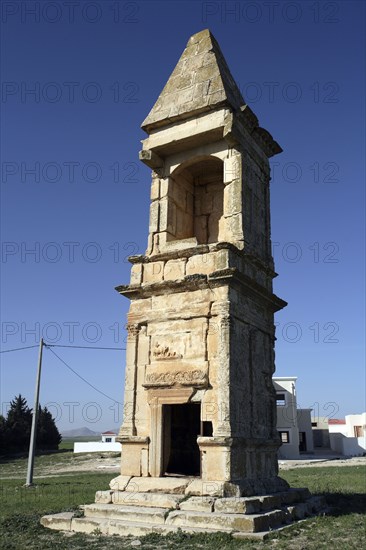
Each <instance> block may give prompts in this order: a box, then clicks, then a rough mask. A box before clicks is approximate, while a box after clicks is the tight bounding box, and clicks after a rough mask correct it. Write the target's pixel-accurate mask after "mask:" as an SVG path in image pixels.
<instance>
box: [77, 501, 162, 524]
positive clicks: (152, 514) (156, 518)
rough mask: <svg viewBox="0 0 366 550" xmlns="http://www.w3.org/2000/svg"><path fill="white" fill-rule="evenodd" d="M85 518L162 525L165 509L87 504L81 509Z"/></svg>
mask: <svg viewBox="0 0 366 550" xmlns="http://www.w3.org/2000/svg"><path fill="white" fill-rule="evenodd" d="M83 509H84V515H85V518H93V519H94V518H96V519H108V520H110V519H115V520H123V521H129V522H132V523H139V522H142V523H152V524H154V525H156V524H164V523H165V517H166V515H167V513H168V512H167V510H166V508H156V507H150V506H145V507H142V506H123V505H119V504H99V503H96V504H87V505H85V506H84V507H83Z"/></svg>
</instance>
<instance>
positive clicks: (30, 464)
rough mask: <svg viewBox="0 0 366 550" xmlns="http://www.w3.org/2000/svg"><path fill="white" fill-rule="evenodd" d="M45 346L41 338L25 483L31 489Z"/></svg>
mask: <svg viewBox="0 0 366 550" xmlns="http://www.w3.org/2000/svg"><path fill="white" fill-rule="evenodd" d="M43 346H44V343H43V338H41V341H40V342H39V355H38V369H37V378H36V389H35V394H34V406H33V416H32V429H31V437H30V442H29V455H28V469H27V480H26V482H25V485H26V487H31V486H32V485H33V466H34V451H35V448H36V435H37V434H36V432H37V420H38V409H39V386H40V383H41V368H42V352H43Z"/></svg>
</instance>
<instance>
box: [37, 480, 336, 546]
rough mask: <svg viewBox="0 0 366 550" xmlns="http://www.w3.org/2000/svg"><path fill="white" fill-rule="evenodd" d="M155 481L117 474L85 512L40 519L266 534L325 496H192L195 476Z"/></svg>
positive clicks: (126, 529) (57, 524) (319, 504)
mask: <svg viewBox="0 0 366 550" xmlns="http://www.w3.org/2000/svg"><path fill="white" fill-rule="evenodd" d="M150 480H152V481H150ZM139 481H141V478H139ZM153 481H154V479H153V478H145V479H144V480H143V483H140V484H139V487H137V482H136V478H132V479H130V480H127V479H126V478H124V479H122V476H118V477H117V478H116V479H114V480H112V482H111V483H110V486H111V487H112V488H111V490H109V491H97V493H96V498H95V503H94V504H88V505H85V506H82V507H81V508H82V509H83V511H84V517H76V516H78V515H79V514H74V513H73V512H64V513H60V514H53V515H48V516H43V517H42V518H41V524H42V525H43V526H44V527H47V528H49V529H56V530H61V531H76V532H80V533H93V532H95V531H96V530H98V532H101V533H102V534H104V535H122V536H127V535H133V536H143V535H146V534H149V533H152V532H155V533H160V534H162V535H164V534H167V533H170V532H175V531H177V530H178V529H181V530H182V531H185V532H188V533H212V532H217V531H222V532H226V533H229V534H231V535H233V536H235V537H254V538H263V537H264V536H266V534H268V533H269V532H271V531H273V530H274V529H280V528H283V527H285V526H287V525H291V524H292V523H293V522H294V521H297V520H301V519H303V518H305V517H308V516H311V515H314V514H317V513H319V512H320V511H322V510H323V511H324V510H325V503H324V501H323V499H322V498H321V497H314V496H311V495H310V493H309V491H308V489H289V490H287V491H284V492H278V493H274V494H271V495H261V496H255V497H221V496H209V495H204V496H194V495H193V496H192V495H190V494H187V493H185V491H186V489H187V487H188V486H189V484H190V483H191V481H192V480H191V479H188V478H160V482H161V484H160V489H159V487H156V485H155V487H154V485H153ZM197 481H198V480H197ZM121 487H124V488H123V489H121Z"/></svg>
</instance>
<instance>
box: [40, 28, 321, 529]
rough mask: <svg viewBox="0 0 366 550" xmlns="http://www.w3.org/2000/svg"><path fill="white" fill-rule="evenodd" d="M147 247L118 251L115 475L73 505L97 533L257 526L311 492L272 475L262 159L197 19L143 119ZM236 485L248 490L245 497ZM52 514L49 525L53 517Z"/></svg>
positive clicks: (260, 133) (257, 134) (245, 110)
mask: <svg viewBox="0 0 366 550" xmlns="http://www.w3.org/2000/svg"><path fill="white" fill-rule="evenodd" d="M142 127H143V129H144V130H145V131H146V133H147V134H148V137H147V138H146V139H145V140H143V142H142V151H141V152H140V159H141V160H142V162H144V163H145V164H146V165H148V166H149V167H150V168H151V169H152V184H151V193H150V198H151V205H150V223H149V235H148V243H147V250H146V253H145V254H144V255H138V256H132V257H130V262H131V264H132V268H131V279H130V282H129V284H126V285H121V286H119V287H117V291H118V292H119V293H120V294H121V295H122V296H125V297H127V298H128V299H129V300H130V301H131V303H130V309H129V313H128V317H127V334H128V336H127V350H126V369H125V389H124V417H123V424H122V426H121V429H120V433H119V438H118V439H119V441H120V442H121V443H122V459H121V475H120V476H118V477H117V478H116V479H115V480H112V481H111V484H110V491H98V492H97V494H96V501H95V504H93V505H88V506H85V509H84V513H85V517H83V518H77V517H75V518H73V517H69V516H65V517H64V516H62V517H61V516H59V515H57V517H56V516H52V517H48V516H45V518H43V519H42V523H43V524H44V525H46V526H49V527H51V528H66V529H71V530H73V531H82V532H92V531H93V530H94V529H100V531H101V532H102V533H106V534H136V535H140V534H146V533H149V532H152V531H153V530H154V531H157V532H162V533H167V532H169V531H174V530H177V529H178V528H182V529H184V530H185V531H188V532H212V531H215V530H222V531H225V532H229V533H233V534H248V533H252V534H253V533H258V532H266V531H268V530H269V529H273V528H278V527H279V526H283V525H286V524H287V523H289V522H291V521H293V520H294V519H298V518H300V517H305V516H306V515H308V514H311V513H314V512H315V511H316V510H317V509H319V507H320V506H321V505H322V504H321V502H320V501H317V500H316V499H315V500H314V499H310V496H309V494H308V493H307V492H306V491H305V490H288V485H287V483H286V482H285V481H284V480H282V479H281V478H279V477H278V464H277V450H278V447H279V446H280V440H279V436H278V433H277V430H276V403H275V391H274V387H273V384H272V375H273V373H274V370H275V364H274V342H275V325H274V314H275V312H276V311H279V310H280V309H282V308H283V307H284V306H285V305H286V303H285V302H284V301H283V300H281V299H280V298H278V297H277V296H275V294H274V293H273V288H272V280H273V278H274V277H275V276H276V273H275V271H274V265H273V258H272V251H271V224H270V200H269V183H270V167H269V160H268V159H269V158H270V157H271V156H273V155H275V154H277V153H280V152H281V148H280V146H279V145H278V143H277V142H276V141H275V140H274V139H273V138H272V136H271V135H270V134H269V132H267V131H266V130H265V129H263V128H261V127H260V126H259V122H258V119H257V117H256V116H255V114H254V113H253V112H252V110H251V109H250V108H249V106H248V105H246V103H245V100H244V98H243V97H242V96H241V94H240V91H239V89H238V87H237V85H236V84H235V82H234V80H233V78H232V76H231V74H230V71H229V69H228V66H227V64H226V61H225V60H224V57H223V55H222V53H221V50H220V48H219V46H218V44H217V42H216V40H215V39H214V37H213V36H212V34H211V33H210V31H208V30H204V31H202V32H199V33H197V34H195V35H194V36H192V37H191V38H190V39H189V41H188V44H187V47H186V48H185V50H184V52H183V54H182V56H181V58H180V60H179V61H178V64H177V66H176V68H175V69H174V71H173V73H172V75H171V76H170V78H169V80H168V82H167V84H166V86H165V87H164V89H163V91H162V93H161V94H160V96H159V98H158V100H157V101H156V103H155V105H154V106H153V108H152V110H151V112H150V113H149V115H148V116H147V118H146V119H145V121H144V122H143V125H142ZM250 497H251V498H250ZM57 525H59V527H57Z"/></svg>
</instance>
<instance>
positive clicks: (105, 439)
mask: <svg viewBox="0 0 366 550" xmlns="http://www.w3.org/2000/svg"><path fill="white" fill-rule="evenodd" d="M116 437H117V434H116V433H115V432H103V433H102V434H101V441H78V442H75V443H74V453H100V452H114V453H120V452H121V444H120V443H118V442H117V441H116Z"/></svg>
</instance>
